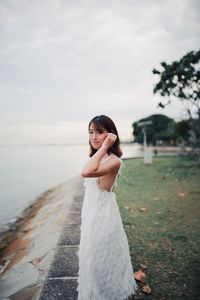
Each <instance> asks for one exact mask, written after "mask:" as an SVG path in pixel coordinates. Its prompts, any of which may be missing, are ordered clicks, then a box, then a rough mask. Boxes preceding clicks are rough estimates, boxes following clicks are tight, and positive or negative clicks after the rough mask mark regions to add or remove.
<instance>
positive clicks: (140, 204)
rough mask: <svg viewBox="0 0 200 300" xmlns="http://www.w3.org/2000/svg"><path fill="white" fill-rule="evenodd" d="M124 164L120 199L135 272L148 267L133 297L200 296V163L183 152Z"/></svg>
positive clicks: (186, 297) (120, 178) (190, 298)
mask: <svg viewBox="0 0 200 300" xmlns="http://www.w3.org/2000/svg"><path fill="white" fill-rule="evenodd" d="M123 164H124V167H123V168H122V171H121V176H120V177H119V179H118V186H117V188H116V194H117V203H118V206H119V209H120V213H121V217H122V221H123V224H124V229H125V231H126V234H127V237H128V241H129V247H130V254H131V259H132V264H133V268H134V271H137V270H138V268H139V264H140V263H142V264H144V265H146V266H147V269H146V270H145V274H146V275H147V280H146V281H145V283H141V282H138V285H139V287H140V289H139V293H138V295H137V296H136V297H135V298H134V299H155V300H162V299H167V300H175V299H176V300H179V299H181V300H182V299H188V300H192V299H200V271H199V269H200V254H199V251H200V167H199V166H198V165H197V163H196V161H194V160H189V159H188V158H185V157H157V158H154V161H153V164H152V165H146V166H145V165H144V163H143V160H142V159H131V160H124V161H123ZM144 284H147V285H149V286H150V287H151V289H152V292H151V294H149V295H147V294H145V293H144V292H142V290H141V289H142V286H143V285H144Z"/></svg>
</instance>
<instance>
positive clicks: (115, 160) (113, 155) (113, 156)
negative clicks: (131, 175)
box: [110, 154, 121, 167]
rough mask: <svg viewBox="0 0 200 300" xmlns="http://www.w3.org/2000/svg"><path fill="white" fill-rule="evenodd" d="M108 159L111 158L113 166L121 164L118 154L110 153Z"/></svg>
mask: <svg viewBox="0 0 200 300" xmlns="http://www.w3.org/2000/svg"><path fill="white" fill-rule="evenodd" d="M110 159H111V160H112V161H113V162H115V166H116V167H120V165H121V158H120V157H118V156H117V155H115V154H111V155H110Z"/></svg>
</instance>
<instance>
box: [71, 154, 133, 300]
mask: <svg viewBox="0 0 200 300" xmlns="http://www.w3.org/2000/svg"><path fill="white" fill-rule="evenodd" d="M108 158H109V157H108ZM108 158H106V159H108ZM106 159H104V161H105V160H106ZM104 161H102V162H104ZM120 161H121V159H120ZM102 162H101V163H102ZM121 167H122V161H121V166H120V169H119V171H118V174H117V176H116V179H115V182H114V184H113V186H112V188H111V190H110V191H106V190H103V189H101V188H100V187H99V186H98V177H95V178H94V177H93V178H85V180H84V186H85V196H84V201H83V207H82V213H81V227H80V229H81V239H80V245H79V249H78V257H79V271H78V288H77V291H78V300H125V299H130V298H129V297H130V296H131V295H134V294H135V293H136V291H137V289H138V286H137V284H136V281H135V279H134V275H133V273H134V271H133V267H132V264H131V258H130V251H129V245H128V240H127V236H126V233H125V231H124V228H123V223H122V220H121V215H120V212H119V208H118V205H117V202H116V194H115V193H114V192H113V188H114V187H115V186H116V180H117V178H118V176H119V175H120V170H121Z"/></svg>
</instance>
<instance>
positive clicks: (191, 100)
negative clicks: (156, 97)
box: [152, 51, 200, 117]
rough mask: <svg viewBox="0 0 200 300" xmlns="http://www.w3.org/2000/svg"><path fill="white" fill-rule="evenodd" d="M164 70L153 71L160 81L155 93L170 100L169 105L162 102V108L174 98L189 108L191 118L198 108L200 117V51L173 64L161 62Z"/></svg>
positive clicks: (187, 55) (190, 53)
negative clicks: (193, 111)
mask: <svg viewBox="0 0 200 300" xmlns="http://www.w3.org/2000/svg"><path fill="white" fill-rule="evenodd" d="M161 66H162V70H161V71H159V70H157V69H153V71H152V72H153V74H156V75H159V76H160V80H159V82H158V83H157V84H156V85H155V87H154V90H153V93H154V94H156V93H159V94H160V95H161V96H163V97H167V98H168V102H167V103H165V104H164V103H162V102H160V103H159V104H158V105H159V106H160V107H162V108H164V107H165V105H167V104H169V103H171V101H172V99H173V97H175V98H178V99H180V101H182V103H185V104H186V106H187V111H188V113H189V115H190V117H191V114H192V112H191V109H192V108H193V107H195V108H196V112H197V114H198V117H199V116H200V51H196V52H194V51H191V52H189V53H187V54H186V55H185V56H183V57H182V58H181V59H180V60H179V61H174V62H172V63H171V64H167V63H166V62H161Z"/></svg>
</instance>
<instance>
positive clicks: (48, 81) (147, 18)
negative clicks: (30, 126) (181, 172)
mask: <svg viewBox="0 0 200 300" xmlns="http://www.w3.org/2000/svg"><path fill="white" fill-rule="evenodd" d="M199 12H200V10H199V1H194V0H191V1H189V0H182V1H181V0H175V1H172V0H168V1H164V2H162V3H161V2H160V1H156V0H149V1H144V0H143V1H134V0H131V1H130V0H129V1H128V0H124V1H122V0H118V1H114V0H113V1H104V0H102V1H94V0H93V1H70V0H69V1H62V0H57V1H56V0H50V1H47V0H45V1H39V0H38V1H30V0H28V1H25V0H24V1H23V0H22V1H17V2H15V1H11V0H10V1H1V2H0V28H1V30H0V82H1V83H0V92H1V100H0V104H1V106H2V107H3V110H2V113H3V114H5V115H6V116H7V117H6V119H7V120H8V119H9V115H10V116H12V117H10V119H13V118H16V120H18V119H19V118H17V115H20V120H21V121H20V122H21V124H23V122H24V124H26V122H27V117H26V116H29V118H30V120H31V122H32V121H33V120H35V123H37V122H38V121H39V120H40V121H41V122H43V123H44V125H45V124H46V122H52V124H56V122H67V121H68V122H86V121H88V119H89V118H90V116H91V115H97V114H100V113H104V114H108V115H112V116H113V118H114V119H116V120H117V122H118V121H120V123H119V124H121V126H123V127H124V125H122V123H123V124H125V123H126V124H127V122H129V124H131V123H132V122H133V121H134V120H136V119H138V118H140V117H141V118H142V117H143V116H144V115H148V114H152V113H157V112H159V110H158V109H156V106H157V102H158V100H159V97H158V96H153V94H152V90H153V85H154V84H155V82H156V78H154V76H153V74H152V69H153V68H154V67H157V66H158V65H159V62H161V61H163V60H164V61H168V62H170V61H172V60H176V59H179V58H180V57H181V56H182V55H184V54H185V53H186V52H188V51H190V50H193V49H194V50H197V49H198V47H199V36H200V28H199V26H198V23H199V14H200V13H199ZM165 112H166V113H168V114H169V115H170V116H173V117H177V118H178V117H181V114H180V109H178V110H177V108H176V107H174V106H171V108H168V109H167V110H165V111H163V113H165ZM14 116H15V117H14ZM7 125H8V124H7ZM24 126H25V125H24ZM126 126H127V125H126ZM129 130H130V129H129V128H127V135H128V134H129Z"/></svg>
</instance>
